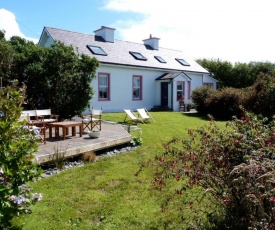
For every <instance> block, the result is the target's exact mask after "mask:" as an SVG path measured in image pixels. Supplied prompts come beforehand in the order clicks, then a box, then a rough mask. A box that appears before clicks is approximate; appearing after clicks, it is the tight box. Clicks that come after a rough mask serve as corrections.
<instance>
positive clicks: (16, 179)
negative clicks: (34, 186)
mask: <svg viewBox="0 0 275 230" xmlns="http://www.w3.org/2000/svg"><path fill="white" fill-rule="evenodd" d="M24 99H25V97H24V89H17V84H16V82H13V83H12V85H11V86H7V87H5V88H4V89H1V90H0V146H1V148H0V229H2V228H4V227H6V226H8V225H9V221H10V220H11V219H12V218H13V217H14V216H15V215H18V214H20V213H21V212H27V211H28V206H29V205H30V204H31V203H33V202H35V201H37V200H38V199H40V198H41V197H40V195H39V194H32V193H31V191H30V188H29V187H27V186H26V184H27V183H28V182H29V181H32V180H34V179H35V178H38V177H39V175H40V171H39V170H38V169H37V167H36V165H35V164H34V162H33V159H34V153H35V151H36V150H37V144H36V143H35V142H34V139H33V134H31V133H30V132H28V131H27V130H26V129H25V128H24V125H26V124H25V123H24V122H18V118H19V117H20V114H21V110H22V108H21V107H20V106H21V105H22V103H23V101H24Z"/></svg>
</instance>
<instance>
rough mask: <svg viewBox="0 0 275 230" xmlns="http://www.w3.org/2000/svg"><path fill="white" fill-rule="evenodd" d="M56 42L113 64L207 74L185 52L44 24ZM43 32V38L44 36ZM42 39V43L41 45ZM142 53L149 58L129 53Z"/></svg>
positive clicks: (103, 62)
mask: <svg viewBox="0 0 275 230" xmlns="http://www.w3.org/2000/svg"><path fill="white" fill-rule="evenodd" d="M45 31H47V32H48V34H49V35H50V36H51V37H52V39H53V40H54V41H61V42H63V43H64V44H65V45H72V46H73V47H74V49H75V50H77V52H79V53H83V54H86V55H88V56H90V57H95V58H96V59H97V60H98V61H99V62H101V63H102V64H114V65H123V66H135V67H144V68H154V69H162V70H165V71H185V72H189V71H190V72H200V73H208V71H207V70H206V69H204V68H203V67H202V66H200V65H199V64H198V63H196V62H195V61H194V60H192V59H190V58H189V57H187V56H186V55H185V54H184V53H183V52H182V51H178V50H172V49H165V48H161V47H159V49H158V50H153V49H152V48H151V47H150V46H148V45H144V44H143V43H140V44H139V43H134V42H127V41H121V40H116V39H115V40H114V43H111V42H105V41H104V40H103V39H102V38H101V37H98V36H95V35H89V34H83V33H78V32H71V31H67V30H62V29H56V28H51V27H45V28H44V32H45ZM42 36H43V33H42V35H41V38H40V41H41V39H42ZM40 41H39V44H40ZM87 45H93V46H98V47H101V48H102V49H103V50H104V51H105V52H106V53H107V56H103V55H95V54H93V53H92V52H91V51H90V50H89V49H88V48H87ZM130 51H133V52H139V53H141V54H142V55H143V56H145V57H146V58H147V60H146V61H142V60H136V59H135V58H134V57H133V56H132V55H131V54H130V53H129V52H130ZM154 56H160V57H162V58H163V59H164V60H165V61H166V63H160V62H159V61H158V60H157V59H156V58H154ZM175 58H181V59H184V60H185V61H186V62H188V63H189V64H190V66H183V65H181V64H180V63H179V62H178V61H177V60H175Z"/></svg>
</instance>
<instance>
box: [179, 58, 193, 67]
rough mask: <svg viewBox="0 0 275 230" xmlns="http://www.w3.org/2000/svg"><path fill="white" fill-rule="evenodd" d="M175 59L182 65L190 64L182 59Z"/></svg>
mask: <svg viewBox="0 0 275 230" xmlns="http://www.w3.org/2000/svg"><path fill="white" fill-rule="evenodd" d="M176 60H177V61H178V62H179V63H180V64H182V65H184V66H190V64H189V63H188V62H186V61H184V60H183V59H180V58H176Z"/></svg>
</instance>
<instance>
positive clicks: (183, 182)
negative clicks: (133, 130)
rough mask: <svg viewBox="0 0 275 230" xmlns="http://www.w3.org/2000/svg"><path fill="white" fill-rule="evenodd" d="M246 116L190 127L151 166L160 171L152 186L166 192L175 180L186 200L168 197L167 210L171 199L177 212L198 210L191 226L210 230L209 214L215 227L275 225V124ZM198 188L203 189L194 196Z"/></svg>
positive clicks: (270, 226) (157, 171)
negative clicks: (219, 123)
mask: <svg viewBox="0 0 275 230" xmlns="http://www.w3.org/2000/svg"><path fill="white" fill-rule="evenodd" d="M244 114H245V115H244V116H243V117H242V118H241V119H237V118H234V119H233V120H232V121H230V122H228V123H227V126H226V128H224V127H219V126H217V125H216V123H215V122H214V121H213V120H211V122H210V124H209V125H206V126H204V127H200V128H198V129H197V130H189V131H188V133H189V135H190V138H187V139H179V138H174V139H173V140H171V141H169V142H168V143H166V144H164V145H163V146H164V152H163V153H162V154H160V155H158V156H156V158H155V160H153V161H151V162H149V164H148V165H147V166H151V167H153V168H154V169H155V174H154V179H153V185H154V186H155V187H156V188H158V189H159V190H160V191H163V192H164V190H165V189H166V188H167V190H169V188H168V187H166V186H165V185H166V184H169V181H171V180H173V181H176V182H177V183H179V185H178V188H177V189H176V190H175V191H176V192H175V193H176V194H179V196H180V197H181V199H182V202H181V203H176V202H173V199H172V198H171V197H173V196H172V195H171V196H169V198H167V203H166V206H167V207H162V210H163V211H165V210H166V208H167V209H168V208H169V205H168V204H169V203H171V206H172V208H173V211H174V212H175V211H176V210H177V211H178V212H181V213H183V210H185V209H186V208H188V207H189V208H190V212H191V213H195V218H194V219H193V221H192V226H189V227H190V228H191V227H192V229H195V228H196V229H205V228H206V226H207V225H206V224H205V222H203V219H204V217H205V216H206V217H207V218H208V221H209V222H208V224H209V223H210V226H211V229H275V122H274V121H272V122H271V123H268V124H266V119H259V118H257V117H256V116H253V115H250V114H248V113H246V112H244ZM145 165H146V164H145ZM194 188H202V189H203V190H204V193H200V195H198V196H197V195H196V196H197V197H196V199H193V200H192V199H191V198H192V196H194V194H193V193H191V194H190V192H189V191H191V190H190V189H194ZM189 196H190V197H189ZM204 198H207V201H208V202H205V199H204ZM191 201H192V202H191ZM195 201H197V202H198V203H197V205H195ZM202 201H204V202H202ZM207 203H208V204H209V203H211V204H209V205H210V206H211V208H209V207H207V205H206V204H207ZM176 204H178V206H177V205H176ZM204 205H205V207H204V208H203V207H202V206H204ZM185 215H186V213H185ZM186 218H187V217H186V216H184V215H183V216H182V219H186ZM190 223H191V222H190ZM202 223H204V225H203V226H202ZM208 227H209V225H208Z"/></svg>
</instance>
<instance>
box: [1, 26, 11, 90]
mask: <svg viewBox="0 0 275 230" xmlns="http://www.w3.org/2000/svg"><path fill="white" fill-rule="evenodd" d="M4 36H5V33H4V32H3V31H0V78H1V83H2V84H3V85H4V83H5V82H6V81H7V79H8V78H9V76H10V73H11V67H12V62H13V52H12V47H11V46H10V44H9V43H8V42H7V41H6V40H5V37H4ZM0 87H1V86H0Z"/></svg>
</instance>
